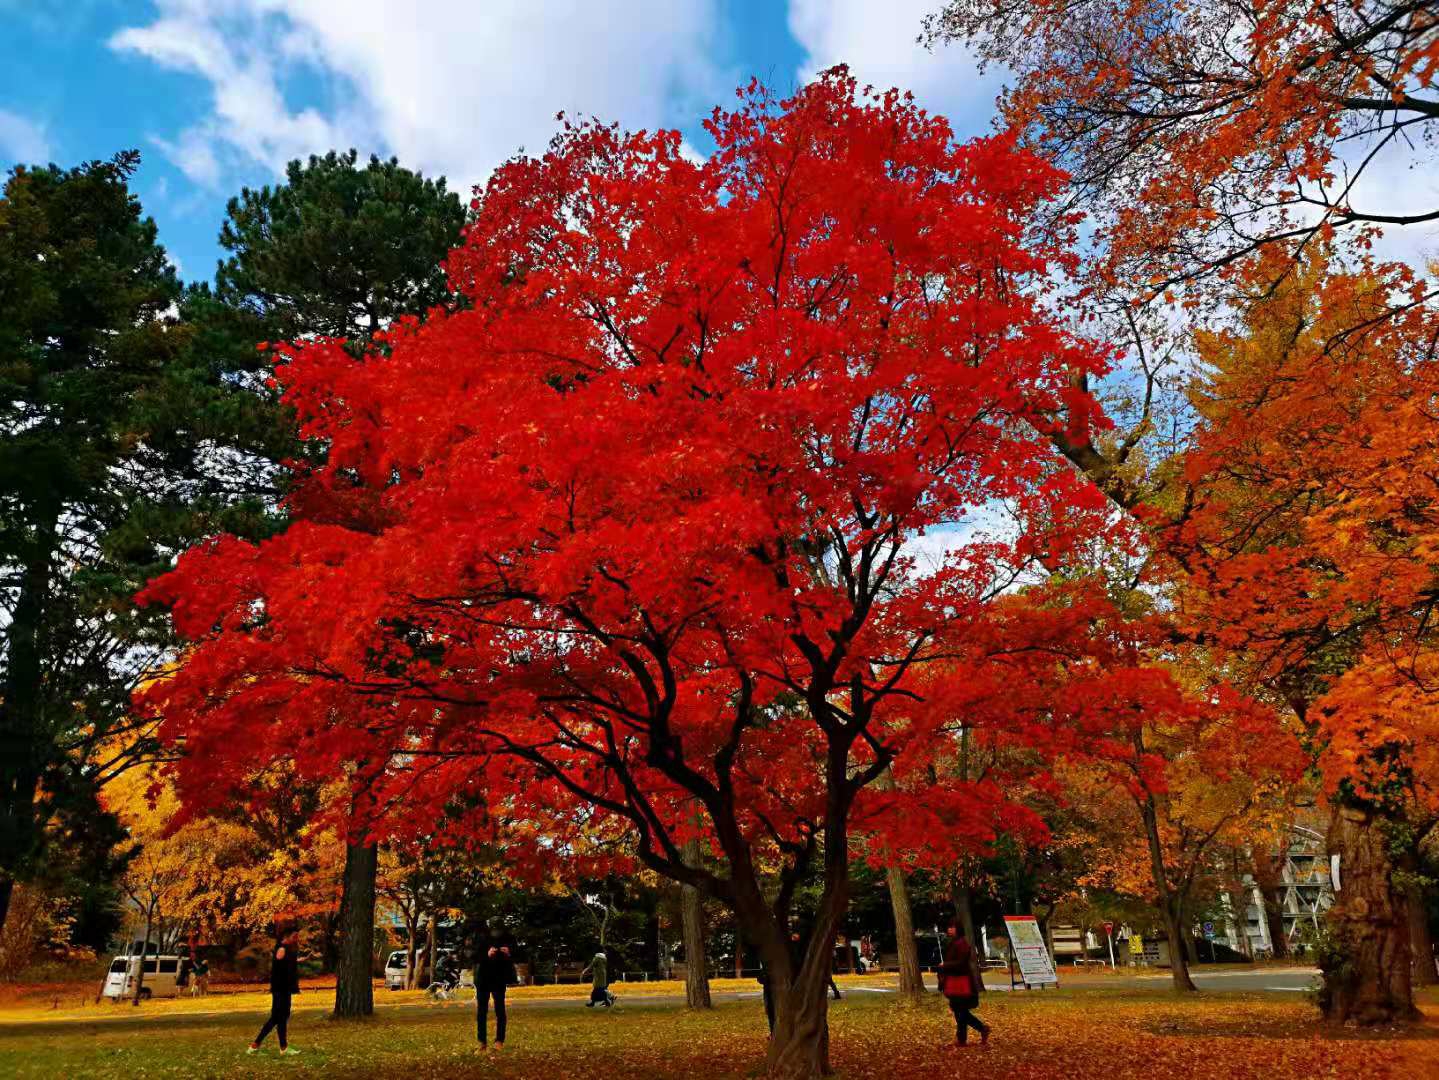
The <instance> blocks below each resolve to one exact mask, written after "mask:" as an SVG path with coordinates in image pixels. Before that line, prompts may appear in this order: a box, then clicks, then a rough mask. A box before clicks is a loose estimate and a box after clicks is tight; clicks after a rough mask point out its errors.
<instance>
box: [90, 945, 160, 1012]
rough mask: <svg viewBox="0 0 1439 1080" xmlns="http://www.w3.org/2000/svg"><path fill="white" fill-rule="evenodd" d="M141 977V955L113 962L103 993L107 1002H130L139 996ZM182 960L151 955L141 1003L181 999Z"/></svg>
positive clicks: (141, 994) (141, 990) (124, 957)
mask: <svg viewBox="0 0 1439 1080" xmlns="http://www.w3.org/2000/svg"><path fill="white" fill-rule="evenodd" d="M139 975H140V955H139V953H138V952H136V953H134V954H130V955H121V956H117V957H115V959H114V960H112V961H110V970H109V971H108V972H107V973H106V975H105V989H104V990H102V991H101V993H102V994H103V995H104V996H105V997H107V998H128V997H131V996H133V995H134V993H135V980H136V979H137V978H138V977H139ZM179 983H180V957H178V956H172V955H164V956H157V955H156V954H154V953H150V954H149V955H148V956H146V957H145V981H144V984H143V985H142V986H141V987H140V998H141V1000H145V1001H148V1000H149V999H150V998H152V997H178V996H179V994H180V985H179Z"/></svg>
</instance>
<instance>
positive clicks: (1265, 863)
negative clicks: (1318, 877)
mask: <svg viewBox="0 0 1439 1080" xmlns="http://www.w3.org/2000/svg"><path fill="white" fill-rule="evenodd" d="M1287 835H1288V834H1287V833H1286V837H1287ZM1286 855H1287V852H1285V851H1283V850H1281V851H1279V852H1277V853H1276V852H1271V851H1258V850H1256V851H1254V852H1253V860H1254V882H1255V884H1256V885H1258V886H1259V895H1260V896H1261V897H1262V898H1263V900H1264V924H1265V928H1266V929H1267V930H1268V932H1269V944H1270V947H1271V948H1272V949H1273V955H1274V959H1276V960H1282V959H1284V958H1285V957H1287V956H1288V955H1289V939H1288V938H1287V937H1285V934H1284V906H1283V901H1282V898H1281V896H1280V889H1281V883H1282V881H1283V874H1284V862H1285V857H1286Z"/></svg>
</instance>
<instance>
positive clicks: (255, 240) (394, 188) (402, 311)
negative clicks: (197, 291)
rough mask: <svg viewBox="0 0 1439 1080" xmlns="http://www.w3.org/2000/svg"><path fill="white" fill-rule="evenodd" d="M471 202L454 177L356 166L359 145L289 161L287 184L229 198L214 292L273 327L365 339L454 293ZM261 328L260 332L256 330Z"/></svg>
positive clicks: (288, 332)
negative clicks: (447, 262)
mask: <svg viewBox="0 0 1439 1080" xmlns="http://www.w3.org/2000/svg"><path fill="white" fill-rule="evenodd" d="M464 220H465V210H464V207H463V206H462V205H461V204H460V200H459V197H458V196H457V195H456V194H455V193H454V192H451V191H448V190H447V189H446V187H445V180H444V178H443V177H441V178H440V179H438V180H433V179H426V178H425V177H424V176H422V175H421V174H420V173H417V172H412V171H411V170H409V169H406V168H404V167H403V166H401V165H400V164H399V162H398V161H396V160H395V159H394V158H391V159H389V160H388V161H381V160H380V159H378V158H375V157H371V158H370V160H369V163H368V164H366V165H363V166H359V165H358V155H357V154H356V153H355V151H354V150H350V151H347V152H346V153H343V154H338V153H335V152H334V151H333V150H332V151H331V152H330V153H328V154H326V155H325V156H324V157H316V156H312V157H311V158H310V159H309V161H308V162H303V163H302V162H300V161H292V162H290V164H289V166H288V167H287V168H286V170H285V182H284V183H283V184H276V185H275V186H274V187H270V186H268V185H267V186H265V187H262V188H260V189H258V190H254V189H251V188H245V189H244V190H243V191H241V192H240V194H239V195H238V196H236V197H235V198H233V199H231V200H230V205H229V207H228V210H227V213H226V219H225V224H224V226H223V227H222V228H221V230H220V246H221V247H222V248H224V249H225V250H226V251H227V252H229V256H228V257H227V258H225V259H224V260H222V261H221V263H220V265H219V267H218V269H217V271H216V275H215V294H216V296H217V297H218V298H219V299H220V300H221V301H223V302H224V303H225V304H226V305H228V306H230V307H231V308H233V309H237V310H239V311H242V312H248V313H249V314H251V315H252V316H254V317H255V319H256V320H257V321H258V323H259V324H260V326H262V327H263V328H264V330H265V331H266V333H263V334H255V335H254V336H253V337H252V338H251V341H250V342H247V344H253V342H255V341H266V340H268V341H292V340H295V339H296V338H300V337H306V336H311V335H323V336H327V337H340V338H349V339H351V340H356V341H358V340H363V339H365V338H367V337H368V336H369V335H370V334H371V333H373V332H374V331H375V330H378V329H379V328H381V327H382V326H384V325H385V324H387V323H389V322H390V321H391V320H392V319H395V318H398V317H399V316H401V315H414V314H419V313H423V312H425V311H427V310H429V309H430V308H431V307H433V306H434V305H436V304H438V303H440V302H441V301H443V300H445V299H446V298H447V297H448V295H449V292H448V286H447V284H446V281H445V273H444V269H443V266H442V263H443V260H444V256H445V253H446V252H448V251H449V250H450V248H452V247H454V246H455V244H456V242H457V241H458V240H459V235H460V227H461V226H462V225H463V224H464ZM252 333H253V330H252Z"/></svg>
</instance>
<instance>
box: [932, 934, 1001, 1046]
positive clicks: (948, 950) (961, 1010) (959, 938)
mask: <svg viewBox="0 0 1439 1080" xmlns="http://www.w3.org/2000/svg"><path fill="white" fill-rule="evenodd" d="M945 936H946V938H947V940H946V942H945V946H944V962H943V963H941V964H940V965H939V992H940V993H941V994H944V996H945V997H946V998H947V999H948V1000H949V1011H950V1012H952V1013H954V1041H955V1042H956V1043H957V1044H958V1045H960V1046H964V1045H966V1042H967V1040H968V1036H969V1029H970V1028H974V1030H975V1031H977V1032H979V1041H980V1045H982V1046H988V1045H989V1025H988V1024H986V1023H985V1022H984V1021H983V1020H981V1019H980V1018H979V1017H977V1016H975V1015H974V1010H975V1009H976V1008H978V1007H979V995H980V993H982V992H983V990H984V979H983V977H982V976H981V973H980V967H979V954H978V953H976V952H975V951H974V946H973V945H971V944H970V943H969V941H968V940H967V939H966V938H965V936H964V927H963V926H961V925H960V924H959V923H957V922H956V923H951V924H950V925H949V926H948V927H947V928H946V931H945ZM949 977H958V978H959V979H961V980H963V979H968V983H969V985H968V987H967V989H966V992H965V993H962V994H959V993H952V992H951V991H952V990H953V989H954V987H955V985H956V984H955V983H954V982H952V981H951V980H950V978H949Z"/></svg>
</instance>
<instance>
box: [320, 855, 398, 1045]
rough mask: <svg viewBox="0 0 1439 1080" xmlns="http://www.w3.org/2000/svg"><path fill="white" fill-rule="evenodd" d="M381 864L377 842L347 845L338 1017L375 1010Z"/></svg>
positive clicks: (341, 901)
mask: <svg viewBox="0 0 1439 1080" xmlns="http://www.w3.org/2000/svg"><path fill="white" fill-rule="evenodd" d="M378 867H379V858H378V849H377V848H376V847H375V845H374V844H364V843H351V844H346V845H345V886H344V894H343V896H342V897H341V899H340V962H339V964H338V966H337V970H336V980H335V1013H334V1015H335V1016H336V1018H340V1019H345V1018H353V1017H360V1016H369V1015H371V1014H372V1013H373V1012H374V1011H375V987H374V982H373V974H372V970H371V969H372V965H373V963H374V949H375V873H376V870H377V869H378ZM412 970H413V969H412Z"/></svg>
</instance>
